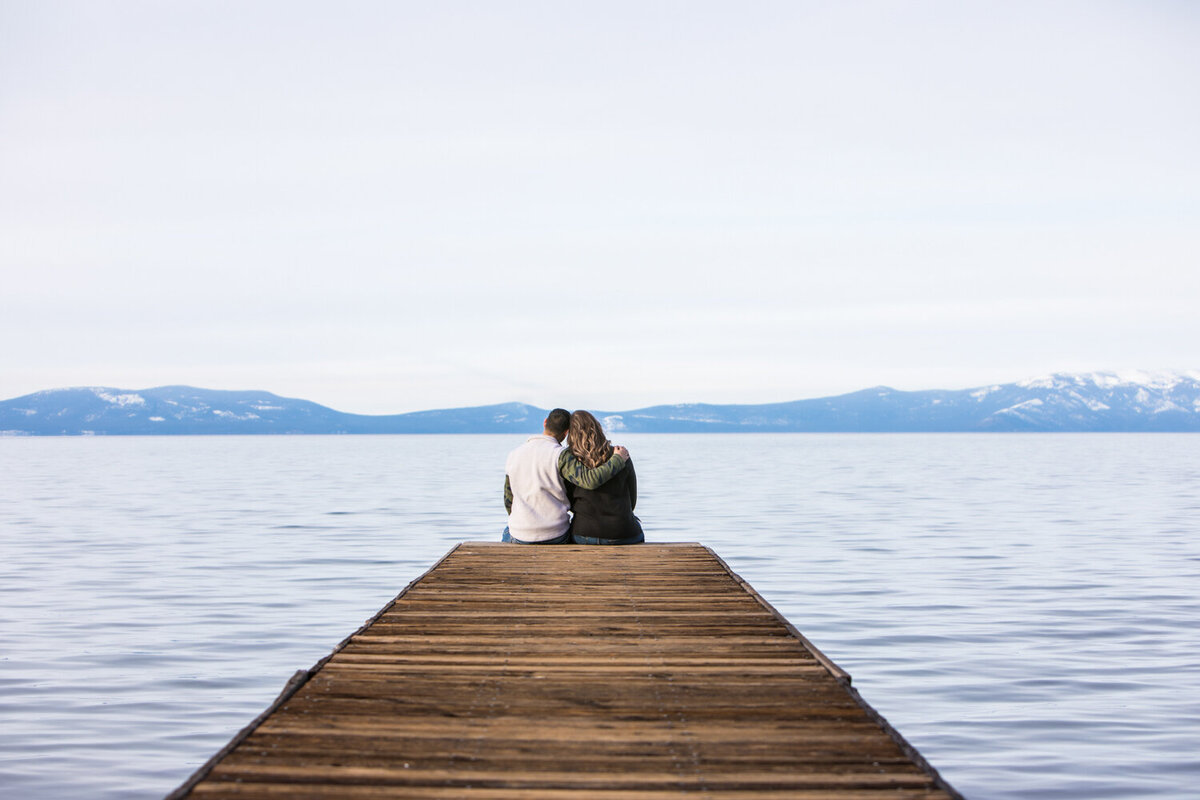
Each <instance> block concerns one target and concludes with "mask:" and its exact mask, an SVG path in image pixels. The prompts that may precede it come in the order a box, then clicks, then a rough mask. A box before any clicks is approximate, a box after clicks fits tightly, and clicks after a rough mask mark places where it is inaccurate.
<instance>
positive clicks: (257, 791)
mask: <svg viewBox="0 0 1200 800" xmlns="http://www.w3.org/2000/svg"><path fill="white" fill-rule="evenodd" d="M687 795H704V796H706V797H713V798H730V799H731V800H732V799H733V798H745V799H746V800H749V799H750V798H756V799H757V798H831V799H832V798H838V800H883V798H888V799H889V800H893V799H894V800H916V798H922V800H933V799H934V798H939V799H941V800H945V799H947V798H958V797H959V795H958V794H957V793H956V792H955V791H954V790H953V789H952V788H951V787H950V786H949V785H947V784H946V783H945V782H944V781H943V780H942V779H941V778H940V777H939V776H938V774H937V772H936V771H934V770H933V769H932V768H931V767H930V766H929V765H928V764H927V763H926V762H925V760H924V759H923V758H922V757H921V756H920V754H919V753H917V752H916V751H915V750H914V749H913V748H912V747H910V746H909V745H908V744H907V743H906V742H905V741H904V740H903V738H901V737H900V735H899V734H898V733H897V732H896V731H894V730H893V729H892V728H891V727H890V726H889V725H888V724H887V723H886V721H884V720H883V719H882V718H881V717H880V716H879V715H878V714H877V713H875V712H874V711H873V710H872V709H871V708H870V707H869V706H868V705H867V704H866V703H865V702H864V701H863V700H862V699H861V698H860V697H859V696H858V693H857V692H856V691H855V690H854V689H852V688H851V686H850V678H849V676H848V675H846V674H845V673H844V672H842V671H841V670H840V669H838V667H837V666H836V665H834V664H833V663H832V662H830V661H829V659H827V658H826V657H825V656H824V655H822V654H821V653H820V651H818V650H817V649H816V648H815V647H814V646H813V645H812V644H811V643H809V642H808V641H807V640H806V639H805V638H804V637H803V636H801V635H800V634H799V632H797V631H796V630H795V628H793V627H792V626H791V625H790V624H789V623H788V622H787V620H785V619H784V618H783V617H782V616H780V615H779V613H778V612H776V611H775V609H773V608H772V607H771V606H770V605H769V604H768V603H767V602H766V601H765V600H763V599H762V598H761V597H759V595H758V593H757V592H755V591H754V590H753V588H751V587H750V586H749V585H748V584H746V583H745V582H744V581H742V580H741V579H740V578H739V577H738V576H737V575H735V574H734V573H733V572H732V571H731V570H730V569H729V568H728V567H727V566H726V565H725V563H724V562H723V561H721V559H720V558H718V557H717V556H716V555H715V554H714V553H713V552H712V551H711V550H709V549H708V548H706V547H702V546H700V545H696V544H647V545H639V546H634V547H576V546H555V547H526V546H520V545H504V544H492V543H466V544H462V545H459V546H457V547H455V548H454V549H452V550H451V551H450V552H449V553H448V554H447V555H446V556H445V557H444V558H443V559H442V560H441V561H439V562H438V563H437V564H436V565H434V567H433V568H432V569H430V570H429V572H427V573H426V574H425V575H423V576H422V577H420V578H418V579H417V580H416V581H413V583H411V584H410V585H409V586H408V587H407V588H406V589H405V590H404V591H403V592H402V593H401V594H400V595H399V596H398V597H397V598H396V599H395V600H393V601H392V602H391V603H389V604H388V605H387V606H386V607H385V608H384V609H383V610H381V611H380V612H379V613H378V614H377V615H376V616H375V617H374V618H372V619H371V620H370V621H368V622H367V624H366V625H364V626H363V627H362V628H361V629H359V630H358V631H357V632H356V633H354V634H352V635H351V636H350V637H348V638H347V639H346V640H345V641H343V642H342V643H341V644H340V645H338V647H337V648H336V649H335V650H334V652H333V653H332V654H331V655H330V656H329V657H327V658H325V659H323V660H322V661H320V662H318V663H317V664H316V665H315V666H314V667H313V668H312V669H310V670H307V671H302V672H299V673H297V674H296V676H295V677H294V678H293V679H292V681H291V682H290V683H289V684H288V686H287V687H286V688H285V689H284V691H283V693H282V694H281V695H280V697H279V699H278V700H276V701H275V703H274V704H273V705H272V706H271V707H270V708H268V709H267V710H266V711H265V712H263V714H262V715H260V716H259V717H258V718H257V719H255V720H254V721H253V722H252V723H251V724H250V725H248V726H247V727H246V728H245V729H244V730H242V731H241V732H240V733H239V734H238V735H237V736H235V737H234V739H233V741H231V742H230V743H229V744H228V745H227V746H226V747H225V748H224V749H222V750H221V751H220V752H219V753H217V755H216V756H214V757H213V758H212V760H210V761H209V762H208V763H207V764H205V765H204V766H203V767H201V768H200V769H199V770H197V771H196V773H195V774H194V775H193V776H192V777H191V778H190V779H189V780H188V781H187V782H186V783H184V784H183V785H182V786H180V787H179V789H177V790H176V791H175V792H173V793H172V794H171V795H170V796H169V800H174V798H183V797H197V798H226V797H227V798H430V799H432V798H439V799H442V798H457V797H463V798H489V799H490V798H530V799H531V800H543V799H548V798H559V797H566V798H595V800H643V799H644V800H651V799H652V798H668V797H677V796H687Z"/></svg>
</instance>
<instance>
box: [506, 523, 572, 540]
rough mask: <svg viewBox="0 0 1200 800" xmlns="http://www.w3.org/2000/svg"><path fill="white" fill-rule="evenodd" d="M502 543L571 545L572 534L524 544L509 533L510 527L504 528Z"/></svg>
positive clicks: (567, 533)
mask: <svg viewBox="0 0 1200 800" xmlns="http://www.w3.org/2000/svg"><path fill="white" fill-rule="evenodd" d="M500 541H502V542H508V543H509V544H570V543H571V532H570V531H567V532H566V533H564V534H563V535H562V536H556V537H554V538H553V539H547V540H546V541H544V542H522V541H521V540H520V539H518V538H516V537H515V536H513V535H512V534H511V533H509V532H508V526H507V525H505V526H504V534H503V535H502V536H501V537H500Z"/></svg>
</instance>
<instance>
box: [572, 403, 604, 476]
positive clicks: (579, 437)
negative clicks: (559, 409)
mask: <svg viewBox="0 0 1200 800" xmlns="http://www.w3.org/2000/svg"><path fill="white" fill-rule="evenodd" d="M567 442H568V443H569V444H570V445H571V452H573V453H574V454H575V457H576V458H578V459H579V460H580V461H582V462H583V465H584V466H585V467H587V468H588V469H594V468H596V467H598V466H600V465H601V464H603V463H604V462H605V461H608V459H610V458H612V454H613V449H612V445H611V444H609V443H608V439H606V438H604V428H601V427H600V422H599V420H597V419H596V418H595V417H593V416H592V415H591V414H590V413H588V412H587V411H576V412H575V413H573V414H572V415H571V426H570V427H569V428H568V429H567Z"/></svg>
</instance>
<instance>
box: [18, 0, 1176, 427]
mask: <svg viewBox="0 0 1200 800" xmlns="http://www.w3.org/2000/svg"><path fill="white" fill-rule="evenodd" d="M1198 255H1200V4H1198V3H1194V2H1188V0H1179V2H1153V1H1147V0H1129V2H1124V3H1109V2H1102V1H1101V0H1089V1H1088V2H1078V3H1072V2H1053V3H1046V2H1040V1H1039V2H1013V0H1001V1H999V2H961V1H959V0H953V1H948V2H908V3H905V2H885V3H871V2H865V3H856V2H845V3H842V2H836V3H831V2H798V1H795V0H789V1H788V2H779V3H773V2H723V3H713V2H644V1H640V2H632V3H618V2H611V1H609V2H604V3H589V4H583V3H563V2H559V1H558V0H555V1H554V2H545V3H526V2H507V3H506V2H478V3H456V2H436V3H430V2H412V3H403V2H378V3H374V2H349V3H344V2H338V3H333V2H328V3H312V2H296V0H288V2H278V3H275V2H270V3H268V2H257V3H256V2H246V1H245V0H238V1H237V2H229V3H222V2H213V1H212V0H205V1H204V2H181V1H180V0H172V2H149V1H148V2H100V1H99V0H87V1H86V2H79V3H62V2H51V1H50V0H28V2H11V1H10V0H0V272H2V283H0V398H10V397H15V396H18V395H22V394H26V393H29V392H33V391H37V390H40V389H48V388H55V387H62V386H80V385H105V386H114V387H119V388H126V389H140V388H147V387H151V386H158V385H164V384H181V383H182V384H191V385H196V386H204V387H209V388H219V389H265V390H268V391H273V392H275V393H277V394H282V395H285V396H292V397H304V398H306V399H310V400H314V401H316V402H319V403H323V404H326V405H330V406H333V407H334V408H337V409H340V410H343V411H354V412H361V413H389V412H392V413H395V412H402V411H412V410H418V409H426V408H439V407H450V406H466V405H482V404H487V403H495V402H504V401H509V400H520V401H525V402H530V403H534V404H537V405H540V406H546V407H548V406H552V405H563V406H566V407H568V408H592V409H602V410H625V409H631V408H635V407H639V406H645V405H650V404H654V403H664V402H697V401H703V402H747V403H757V402H773V401H784V400H794V399H799V398H806V397H816V396H822V395H828V394H835V393H841V392H846V391H852V390H856V389H860V388H865V387H868V386H875V385H879V384H886V385H890V386H894V387H896V388H900V389H920V388H963V387H968V386H976V385H982V384H988V383H993V382H1006V381H1010V380H1019V379H1022V378H1027V377H1032V376H1035V375H1038V374H1042V373H1046V372H1051V371H1060V370H1070V371H1076V370H1101V369H1127V368H1147V369H1164V368H1165V369H1170V368H1178V369H1196V368H1200V313H1197V308H1198V306H1200V302H1198V301H1200V262H1198V258H1197V256H1198Z"/></svg>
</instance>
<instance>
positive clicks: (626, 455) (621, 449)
mask: <svg viewBox="0 0 1200 800" xmlns="http://www.w3.org/2000/svg"><path fill="white" fill-rule="evenodd" d="M613 452H614V453H616V454H617V455H619V456H620V457H621V458H623V459H625V460H626V461H628V460H629V451H628V450H626V449H625V447H624V446H623V445H617V446H616V447H614V448H613Z"/></svg>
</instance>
